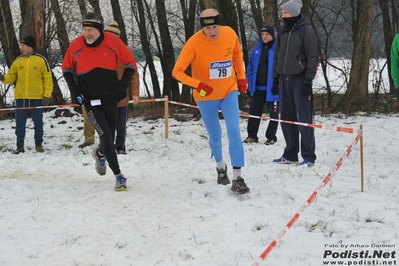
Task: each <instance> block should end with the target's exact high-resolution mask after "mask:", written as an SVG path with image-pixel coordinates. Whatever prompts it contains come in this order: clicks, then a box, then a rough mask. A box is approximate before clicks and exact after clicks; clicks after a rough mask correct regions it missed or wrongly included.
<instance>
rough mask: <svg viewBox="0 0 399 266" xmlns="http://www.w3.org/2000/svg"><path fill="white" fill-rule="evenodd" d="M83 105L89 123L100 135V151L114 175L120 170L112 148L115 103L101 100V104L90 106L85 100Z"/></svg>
mask: <svg viewBox="0 0 399 266" xmlns="http://www.w3.org/2000/svg"><path fill="white" fill-rule="evenodd" d="M84 105H85V108H86V111H87V115H88V117H89V119H90V121H91V123H92V124H93V126H94V128H95V129H96V131H97V133H98V135H99V136H100V139H101V143H100V152H101V153H103V154H104V155H105V159H107V162H108V165H109V167H110V168H111V170H112V172H113V173H114V175H117V174H119V173H120V172H121V170H120V168H119V163H118V158H117V155H116V152H115V148H114V138H115V126H116V115H117V110H118V107H117V103H115V102H108V103H107V102H105V103H103V102H102V103H101V105H96V106H91V103H90V102H85V104H84Z"/></svg>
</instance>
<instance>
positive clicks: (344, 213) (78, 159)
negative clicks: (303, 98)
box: [0, 111, 399, 266]
mask: <svg viewBox="0 0 399 266" xmlns="http://www.w3.org/2000/svg"><path fill="white" fill-rule="evenodd" d="M44 116H45V118H44V121H45V126H44V129H45V136H44V147H45V152H44V153H36V152H35V151H34V140H33V124H32V122H31V121H30V120H29V122H28V124H27V134H26V141H25V149H26V152H25V153H24V154H20V155H13V154H11V151H12V150H14V149H15V148H16V147H15V140H16V138H15V135H14V128H13V127H14V126H15V122H14V121H12V120H2V121H0V169H1V170H0V228H1V230H0V254H1V255H0V265H6V266H8V265H138V266H141V265H143V266H147V265H154V266H155V265H156V266H161V265H162V266H183V265H184V266H185V265H196V266H200V265H201V266H204V265H206V266H232V265H237V266H238V265H239V266H242V265H245V266H250V265H252V264H254V262H256V261H257V262H260V265H272V266H276V265H294V266H296V265H298V266H303V265H314V266H320V265H397V264H398V261H397V258H396V257H397V256H396V253H395V252H397V251H398V247H399V235H398V234H399V233H398V228H399V207H398V206H399V186H398V176H399V171H398V169H397V165H398V161H399V153H398V151H399V142H398V139H399V118H398V116H397V115H391V116H382V115H373V116H366V115H358V116H353V117H342V116H340V115H331V116H327V117H322V116H316V119H315V123H317V124H321V125H323V127H322V129H316V130H315V134H316V144H317V149H316V153H317V156H318V158H317V161H316V165H315V166H314V167H313V168H300V167H296V166H293V165H275V164H273V163H272V160H273V159H274V158H277V157H279V156H281V154H282V152H283V148H284V146H285V142H284V139H283V136H282V132H281V129H280V128H279V130H278V135H277V136H278V142H277V143H276V144H275V145H273V146H265V145H263V144H261V143H263V141H265V138H264V132H265V130H266V127H267V123H268V122H267V121H262V122H261V128H260V132H259V135H258V136H259V139H260V142H261V143H259V144H251V145H245V146H244V147H245V153H246V154H245V156H246V166H245V167H244V168H243V177H244V179H245V180H246V183H247V184H248V186H249V187H250V189H251V193H250V194H246V195H239V196H237V195H235V194H233V193H231V192H230V186H221V185H217V184H216V171H215V163H214V162H213V160H212V159H211V158H210V156H211V153H210V150H209V148H208V140H207V134H206V130H205V128H204V126H203V123H202V120H199V121H189V122H178V121H176V120H173V119H171V120H170V121H169V122H170V123H169V124H170V125H169V138H167V139H165V135H164V120H163V119H159V120H155V121H144V120H143V119H141V118H135V119H133V118H132V119H130V120H129V121H128V137H127V148H128V154H127V155H118V156H119V160H120V165H121V169H122V171H123V173H124V174H125V175H126V176H127V177H128V183H127V184H128V190H127V191H126V192H115V191H114V190H113V187H114V176H113V175H112V172H111V171H110V169H108V173H107V175H105V176H99V175H97V173H96V172H95V170H94V161H93V159H92V157H91V154H90V153H91V148H92V147H86V148H84V149H79V148H78V145H79V144H80V143H82V142H83V139H84V137H83V131H82V130H81V129H80V128H79V127H82V125H83V122H82V121H83V120H82V117H81V116H80V115H79V114H76V115H74V116H73V117H72V118H68V117H59V118H54V111H51V112H47V113H45V114H44ZM221 123H222V127H223V132H224V136H223V141H224V154H225V161H226V162H228V163H229V162H230V159H229V156H228V153H227V143H228V141H227V136H226V131H225V126H224V122H223V121H222V122H221ZM246 123H247V120H246V119H244V118H242V119H241V131H242V137H243V138H245V137H246ZM360 124H363V125H364V192H361V191H360V189H361V178H360V177H361V171H360V170H361V168H360V144H359V143H358V144H357V145H355V146H354V147H352V148H349V146H350V145H351V144H353V142H354V140H355V138H356V136H357V133H358V128H359V125H360ZM338 126H343V127H345V128H353V129H354V132H355V133H354V134H349V133H344V132H339V131H337V130H336V128H337V127H338ZM348 149H349V150H351V153H350V154H349V156H348V157H346V156H345V154H346V151H347V150H348ZM340 159H344V161H343V163H342V166H341V167H340V168H339V169H338V170H337V171H333V170H334V169H335V168H336V163H337V162H339V160H340ZM329 173H333V176H332V178H331V181H330V182H329V183H328V184H327V185H326V186H325V187H320V185H321V184H322V181H323V180H325V178H326V176H327V175H328V174H329ZM229 174H230V175H232V170H231V167H229ZM318 188H320V191H319V192H320V193H319V194H318V196H317V198H316V199H315V200H314V201H313V202H311V204H310V205H309V206H307V205H306V202H307V200H308V199H309V197H310V196H311V195H312V193H314V191H316V190H317V189H318ZM303 206H307V207H306V208H304V209H302V208H303ZM297 213H300V216H299V219H298V220H297V221H296V222H295V223H294V224H293V225H292V227H291V228H287V227H285V226H286V225H287V223H288V222H289V221H290V220H291V219H292V218H293V217H294V215H295V214H297ZM284 231H285V234H280V233H282V232H284ZM276 239H277V240H279V241H278V245H277V246H276V247H275V248H274V249H272V250H271V252H270V253H269V254H268V256H267V257H266V258H265V259H264V260H262V259H260V258H259V256H260V255H261V254H262V253H263V252H264V251H265V249H266V248H267V247H269V245H270V244H271V243H272V241H273V240H276ZM376 245H377V246H376ZM361 251H363V253H360V252H361ZM375 252H376V253H375ZM323 256H324V257H325V258H323ZM378 256H380V258H377V257H378ZM363 257H367V258H363ZM373 261H374V262H373ZM334 262H335V263H336V264H333V263H334ZM339 263H343V264H339ZM372 263H374V264H372ZM383 263H384V264H383ZM385 263H386V264H385ZM389 263H390V264H389Z"/></svg>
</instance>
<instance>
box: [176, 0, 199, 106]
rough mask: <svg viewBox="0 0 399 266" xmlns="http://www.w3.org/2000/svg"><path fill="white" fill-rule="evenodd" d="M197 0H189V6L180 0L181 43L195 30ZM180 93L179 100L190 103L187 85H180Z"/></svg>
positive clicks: (183, 0) (190, 98)
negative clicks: (182, 26) (182, 37)
mask: <svg viewBox="0 0 399 266" xmlns="http://www.w3.org/2000/svg"><path fill="white" fill-rule="evenodd" d="M196 5H197V1H196V0H189V6H188V7H187V6H186V2H185V0H180V6H181V10H182V18H183V25H184V33H185V34H184V37H185V40H182V43H184V42H185V41H187V40H188V39H190V37H191V36H192V35H193V34H194V30H195V9H196ZM186 72H187V73H188V74H191V66H189V67H188V69H187V70H186ZM182 86H183V89H182V93H181V97H180V99H181V101H182V102H185V103H192V102H193V100H194V99H193V97H192V93H191V90H190V88H189V86H187V85H184V84H183V85H182Z"/></svg>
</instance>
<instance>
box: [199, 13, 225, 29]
mask: <svg viewBox="0 0 399 266" xmlns="http://www.w3.org/2000/svg"><path fill="white" fill-rule="evenodd" d="M200 24H201V27H202V28H203V27H206V26H212V25H220V16H219V14H217V15H216V16H213V17H203V18H202V17H200Z"/></svg>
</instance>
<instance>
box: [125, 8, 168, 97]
mask: <svg viewBox="0 0 399 266" xmlns="http://www.w3.org/2000/svg"><path fill="white" fill-rule="evenodd" d="M134 2H136V3H137V12H138V13H137V14H135V18H136V21H137V24H138V26H139V31H140V40H141V47H142V48H143V53H144V55H145V61H146V63H147V64H148V67H149V69H150V76H151V82H152V88H153V92H154V97H155V98H160V97H161V89H160V87H159V82H158V75H157V72H156V69H155V65H154V61H153V58H152V54H151V48H150V42H149V40H148V38H147V25H146V21H145V12H144V4H143V0H136V1H134ZM131 6H135V4H134V3H133V0H131ZM143 80H144V79H143Z"/></svg>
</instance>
